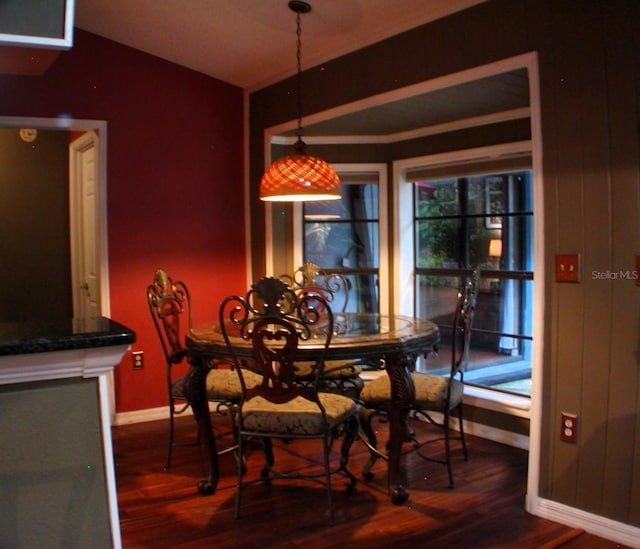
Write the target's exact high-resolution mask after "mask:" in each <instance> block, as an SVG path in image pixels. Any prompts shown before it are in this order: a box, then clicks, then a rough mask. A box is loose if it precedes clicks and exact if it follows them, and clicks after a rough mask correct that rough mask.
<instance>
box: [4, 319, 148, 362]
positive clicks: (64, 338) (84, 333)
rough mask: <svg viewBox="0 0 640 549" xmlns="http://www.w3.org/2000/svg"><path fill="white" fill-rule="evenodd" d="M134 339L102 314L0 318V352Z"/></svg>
mask: <svg viewBox="0 0 640 549" xmlns="http://www.w3.org/2000/svg"><path fill="white" fill-rule="evenodd" d="M135 340H136V334H135V332H134V331H133V330H130V329H129V328H127V327H126V326H123V325H122V324H119V323H118V322H115V321H114V320H111V319H109V318H106V317H95V318H87V319H66V320H59V321H33V322H0V356H10V355H25V354H33V353H49V352H54V351H68V350H76V349H92V348H99V347H110V346H114V345H128V344H130V343H134V342H135Z"/></svg>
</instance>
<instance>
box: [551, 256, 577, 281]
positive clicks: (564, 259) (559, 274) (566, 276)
mask: <svg viewBox="0 0 640 549" xmlns="http://www.w3.org/2000/svg"><path fill="white" fill-rule="evenodd" d="M556 282H580V254H559V255H556Z"/></svg>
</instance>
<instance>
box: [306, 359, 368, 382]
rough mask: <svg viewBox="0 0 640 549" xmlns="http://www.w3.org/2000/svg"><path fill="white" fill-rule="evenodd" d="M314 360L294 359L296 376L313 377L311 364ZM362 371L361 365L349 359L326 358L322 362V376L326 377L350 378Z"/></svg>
mask: <svg viewBox="0 0 640 549" xmlns="http://www.w3.org/2000/svg"><path fill="white" fill-rule="evenodd" d="M314 364H315V362H310V361H296V367H297V368H298V373H297V377H299V378H302V379H307V378H311V377H313V365H314ZM361 373H362V367H361V366H360V365H359V364H358V363H357V362H353V361H351V360H326V361H325V363H324V372H323V374H324V377H326V378H330V379H333V378H344V377H346V378H350V377H358V376H359V375H360V374H361Z"/></svg>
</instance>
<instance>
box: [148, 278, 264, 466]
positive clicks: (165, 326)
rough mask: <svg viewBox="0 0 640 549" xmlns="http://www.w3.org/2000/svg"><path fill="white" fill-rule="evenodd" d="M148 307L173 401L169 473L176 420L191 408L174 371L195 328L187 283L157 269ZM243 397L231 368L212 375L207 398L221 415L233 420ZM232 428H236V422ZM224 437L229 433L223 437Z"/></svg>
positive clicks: (182, 385) (168, 453) (183, 358)
mask: <svg viewBox="0 0 640 549" xmlns="http://www.w3.org/2000/svg"><path fill="white" fill-rule="evenodd" d="M147 303H148V305H149V312H150V313H151V318H152V319H153V323H154V326H155V329H156V332H157V334H158V337H159V339H160V343H161V345H162V351H163V353H164V357H165V378H166V385H167V392H168V397H169V444H168V448H167V458H166V462H165V468H166V469H168V468H169V467H170V466H171V454H172V449H173V446H174V440H173V436H174V418H175V416H176V415H179V414H181V413H183V412H185V411H186V410H187V409H188V408H189V403H188V402H187V399H186V397H185V393H184V379H185V376H179V375H176V374H175V373H174V368H175V367H176V366H178V365H180V364H182V363H183V361H184V360H185V358H186V355H187V352H186V349H185V346H184V335H183V331H182V330H183V329H186V330H189V329H190V328H191V298H190V296H189V290H188V289H187V286H186V284H185V283H184V282H180V281H176V282H174V281H173V280H172V279H171V277H170V276H169V275H168V274H167V273H166V272H165V271H164V270H162V269H157V270H156V272H155V275H154V278H153V283H152V284H150V285H149V286H148V287H147ZM181 318H182V319H183V322H182V323H181ZM253 382H254V384H255V383H257V382H258V379H257V376H256V378H255V379H254V380H253ZM240 396H241V390H240V383H239V381H238V375H237V374H236V373H235V372H234V371H232V370H230V369H228V368H226V369H223V368H220V369H215V368H212V369H211V370H210V371H209V373H208V374H207V398H208V400H209V401H210V402H214V403H215V404H216V412H217V413H218V414H219V415H227V414H231V416H233V414H234V412H235V406H236V404H237V402H238V401H239V400H240ZM231 425H232V428H233V425H234V424H233V422H232V423H231ZM223 434H225V433H221V434H220V435H219V436H222V435H223ZM234 438H235V437H234ZM199 441H200V436H199V435H198V439H197V441H195V442H189V443H186V444H197V443H198V442H199ZM182 444H184V443H182ZM234 449H235V444H233V445H232V446H230V447H228V448H225V449H224V450H222V451H221V453H225V452H229V451H231V450H234Z"/></svg>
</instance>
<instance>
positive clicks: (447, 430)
mask: <svg viewBox="0 0 640 549" xmlns="http://www.w3.org/2000/svg"><path fill="white" fill-rule="evenodd" d="M449 418H450V412H448V411H447V412H445V413H444V424H443V426H442V428H443V429H444V449H445V459H446V462H447V472H448V473H449V488H455V483H454V481H453V469H452V467H451V427H450V426H449Z"/></svg>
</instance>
